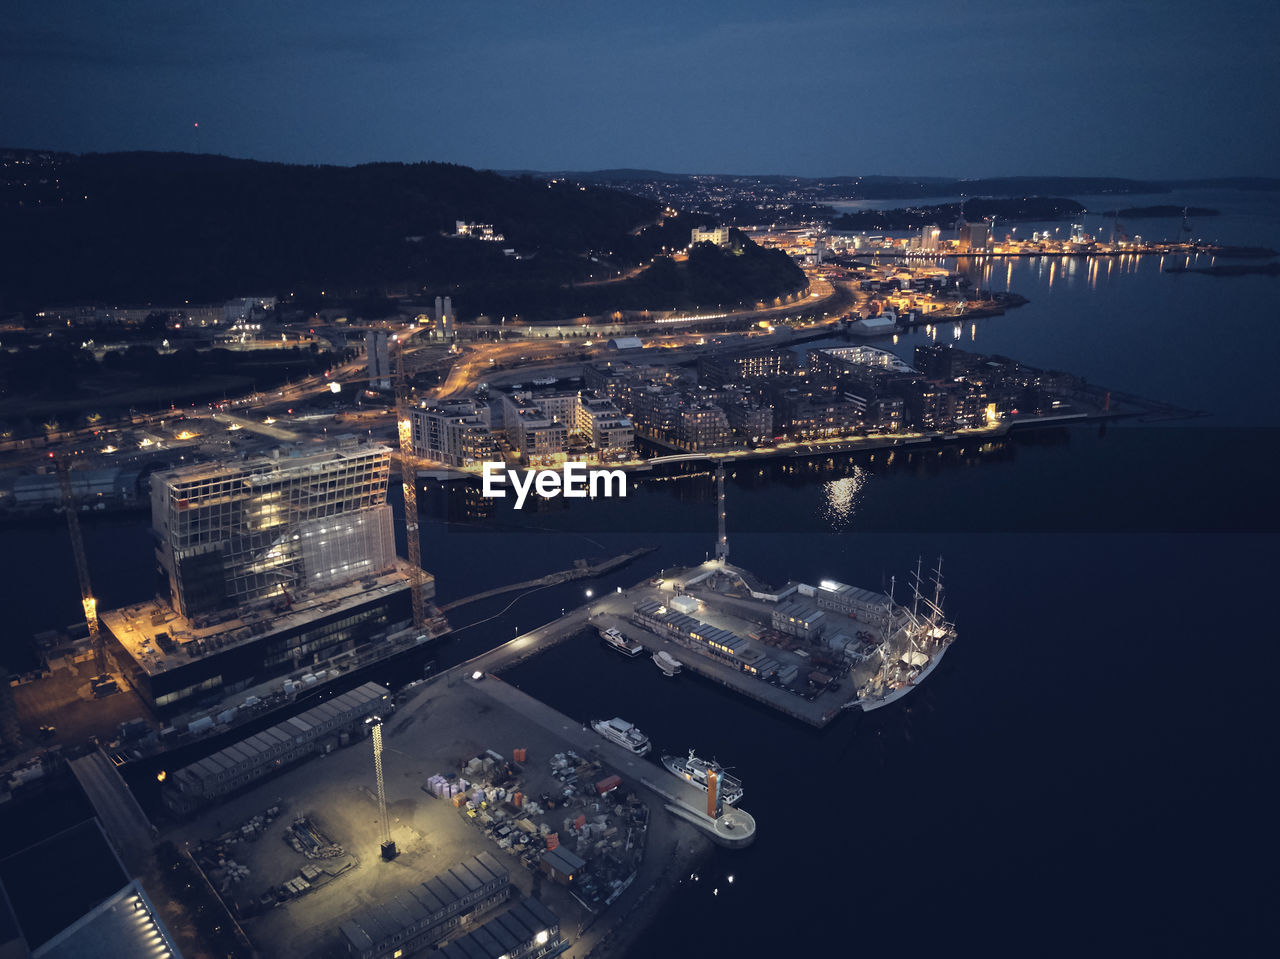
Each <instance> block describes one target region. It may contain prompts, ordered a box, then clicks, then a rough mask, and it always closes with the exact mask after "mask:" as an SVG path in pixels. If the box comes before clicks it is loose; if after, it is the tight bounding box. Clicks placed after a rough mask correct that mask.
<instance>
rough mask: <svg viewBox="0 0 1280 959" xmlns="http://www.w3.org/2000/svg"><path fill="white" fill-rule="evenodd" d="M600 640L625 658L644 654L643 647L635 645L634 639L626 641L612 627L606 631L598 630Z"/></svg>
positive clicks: (625, 638)
mask: <svg viewBox="0 0 1280 959" xmlns="http://www.w3.org/2000/svg"><path fill="white" fill-rule="evenodd" d="M600 638H601V639H603V640H604V641H605V642H606V643H608V644H609V645H610V646H612V647H613V648H614V649H616V650H617V651H618V652H620V653H624V654H625V655H627V656H639V655H640V654H641V653H643V652H644V647H643V646H641V645H640V644H639V643H637V642H636V641H635V640H634V639H627V637H625V636H623V635H622V633H620V632H618V630H616V629H614V628H613V627H612V626H611V627H609V628H608V629H602V630H600Z"/></svg>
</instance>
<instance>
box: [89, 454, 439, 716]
mask: <svg viewBox="0 0 1280 959" xmlns="http://www.w3.org/2000/svg"><path fill="white" fill-rule="evenodd" d="M390 462H391V451H390V450H389V449H387V448H386V447H384V446H378V445H372V444H360V443H351V444H348V445H345V446H342V447H339V448H337V449H331V450H326V451H324V452H321V453H316V454H311V455H306V456H283V457H277V456H272V457H263V458H260V459H253V460H244V461H232V462H218V463H207V464H199V465H195V466H188V467H184V468H182V469H178V470H173V471H170V472H167V473H157V474H155V475H154V476H153V477H152V488H151V509H152V526H153V533H154V536H155V539H156V543H157V545H156V555H157V559H158V561H159V565H160V568H161V570H162V571H163V573H164V584H165V589H164V593H163V595H162V596H160V597H159V598H158V599H156V600H153V601H150V602H145V603H139V604H135V605H134V606H129V607H125V608H123V609H118V610H111V611H107V612H104V613H103V614H102V625H103V627H104V628H105V630H106V631H107V634H108V635H109V636H110V637H111V638H112V639H113V640H114V641H115V643H116V644H117V645H118V646H119V648H120V649H121V650H122V651H123V652H124V654H125V657H126V658H125V659H124V662H125V663H126V668H127V669H128V670H129V671H130V672H131V682H132V684H133V685H134V687H135V688H136V689H137V691H138V692H139V694H140V695H141V696H142V697H143V699H144V700H146V701H147V702H148V703H149V704H150V705H151V707H152V708H153V709H155V710H157V711H159V712H166V713H169V712H174V711H177V710H179V709H181V708H189V707H191V706H194V705H196V704H197V703H199V702H201V701H203V700H205V699H217V698H218V697H221V696H225V694H227V693H232V692H237V691H239V690H242V689H245V688H247V687H248V686H250V685H253V684H255V683H258V682H262V681H263V680H265V679H269V678H271V677H273V676H278V675H281V674H283V673H286V672H288V671H290V670H292V669H297V668H299V667H304V666H308V665H312V664H315V663H319V662H321V661H322V660H324V659H326V658H328V657H332V656H335V655H338V654H340V653H345V652H349V651H351V650H353V649H355V648H356V647H357V646H360V645H362V644H364V643H368V642H370V641H373V640H375V639H377V638H378V637H380V636H381V637H385V636H386V635H387V634H388V633H389V632H391V631H393V630H394V629H395V628H397V627H398V626H407V625H408V623H409V621H410V603H409V593H408V590H409V584H410V576H409V571H408V564H406V563H404V562H403V561H402V560H399V559H398V558H397V557H396V555H395V540H394V536H393V533H392V515H391V507H390V505H389V504H388V503H387V477H388V472H389V468H390ZM425 586H426V598H428V599H429V598H431V596H432V595H434V591H435V583H434V580H433V579H432V577H431V576H430V575H429V574H426V576H425Z"/></svg>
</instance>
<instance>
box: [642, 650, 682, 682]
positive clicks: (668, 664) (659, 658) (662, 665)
mask: <svg viewBox="0 0 1280 959" xmlns="http://www.w3.org/2000/svg"><path fill="white" fill-rule="evenodd" d="M649 658H650V659H652V660H653V661H654V662H655V663H657V665H658V668H659V669H660V670H662V673H663V675H664V676H674V675H676V674H677V673H679V672H680V670H681V669H683V668H684V663H682V662H680V660H678V659H676V658H675V657H674V656H672V655H671V654H670V653H669V652H667V651H666V650H665V649H660V650H658V651H657V652H656V653H654V654H653V655H652V656H651V657H649Z"/></svg>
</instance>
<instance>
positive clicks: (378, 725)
mask: <svg viewBox="0 0 1280 959" xmlns="http://www.w3.org/2000/svg"><path fill="white" fill-rule="evenodd" d="M365 722H366V723H367V724H368V725H369V727H370V728H369V735H370V738H372V739H373V772H374V775H376V776H377V777H378V817H379V818H380V819H381V821H382V858H383V859H385V860H387V861H388V862H390V861H391V860H392V859H395V858H396V843H395V840H394V839H392V838H391V823H389V822H388V821H387V787H386V784H385V783H384V782H383V779H382V717H381V716H370V717H369V718H368V719H366V720H365Z"/></svg>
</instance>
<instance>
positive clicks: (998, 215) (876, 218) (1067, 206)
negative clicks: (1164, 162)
mask: <svg viewBox="0 0 1280 959" xmlns="http://www.w3.org/2000/svg"><path fill="white" fill-rule="evenodd" d="M832 212H834V211H832ZM1084 212H1085V208H1084V207H1083V206H1082V205H1081V204H1079V203H1077V202H1076V201H1075V200H1068V199H1066V198H1065V197H1050V196H1031V197H1007V198H1001V197H975V198H974V199H972V200H966V201H965V202H964V203H963V204H960V203H939V204H936V205H933V206H912V207H900V208H898V209H894V210H857V211H854V212H852V213H845V214H843V215H841V216H836V217H834V218H832V220H831V229H833V230H913V229H918V228H920V227H922V226H928V225H929V224H939V225H950V224H951V223H953V222H955V221H956V220H958V219H960V218H961V215H962V213H963V216H964V218H965V219H966V220H970V221H974V222H976V221H978V220H985V219H995V220H1006V221H1013V222H1023V221H1043V220H1069V219H1071V218H1073V217H1077V216H1079V215H1080V214H1082V213H1084Z"/></svg>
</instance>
